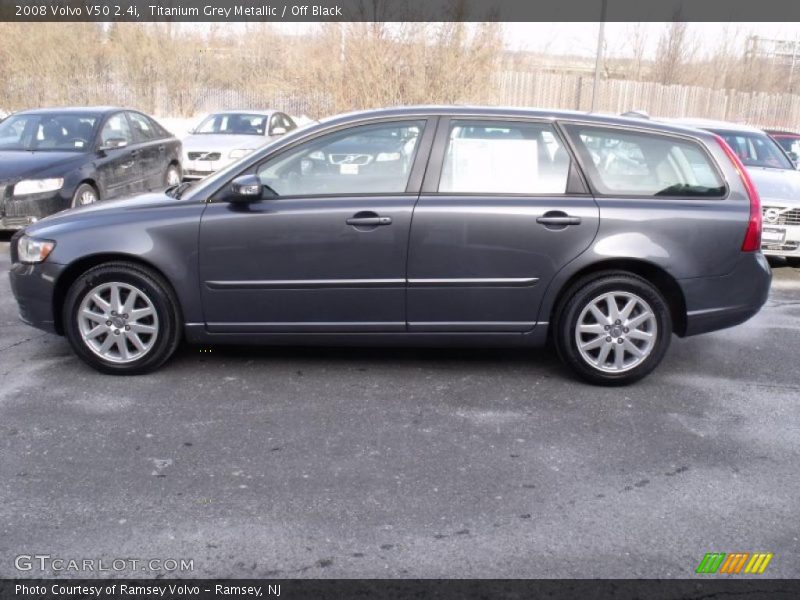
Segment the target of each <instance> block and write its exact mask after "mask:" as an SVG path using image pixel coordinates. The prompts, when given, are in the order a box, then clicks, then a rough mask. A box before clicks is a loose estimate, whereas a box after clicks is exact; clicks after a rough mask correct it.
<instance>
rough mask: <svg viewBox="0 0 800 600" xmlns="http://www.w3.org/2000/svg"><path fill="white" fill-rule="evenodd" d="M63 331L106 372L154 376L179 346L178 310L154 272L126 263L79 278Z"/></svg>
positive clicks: (106, 266) (102, 267) (83, 356)
mask: <svg viewBox="0 0 800 600" xmlns="http://www.w3.org/2000/svg"><path fill="white" fill-rule="evenodd" d="M64 329H65V333H66V336H67V339H68V340H69V342H70V344H71V345H72V348H73V349H74V350H75V352H76V353H77V354H78V356H79V357H80V358H81V359H83V360H84V361H85V362H86V363H88V364H89V365H90V366H92V367H94V368H95V369H97V370H99V371H102V372H104V373H111V374H119V375H135V374H139V373H146V372H149V371H153V370H155V369H156V368H158V367H159V366H161V365H162V364H163V363H164V362H165V361H166V360H167V359H168V358H169V357H170V356H171V355H172V354H173V352H174V351H175V349H176V348H177V346H178V343H179V341H180V317H179V311H178V305H177V302H176V300H175V297H174V294H173V293H172V291H171V289H170V287H169V285H168V284H167V283H166V282H165V281H164V280H163V279H162V278H161V277H160V276H159V275H158V274H157V273H155V272H153V271H151V270H149V269H147V268H145V267H142V266H140V265H136V264H132V263H124V262H115V263H107V264H104V265H99V266H97V267H94V268H92V269H90V270H89V271H87V272H86V273H84V274H83V275H81V276H80V277H79V278H78V279H77V280H76V281H75V283H73V284H72V286H71V287H70V289H69V292H68V293H67V297H66V301H65V303H64Z"/></svg>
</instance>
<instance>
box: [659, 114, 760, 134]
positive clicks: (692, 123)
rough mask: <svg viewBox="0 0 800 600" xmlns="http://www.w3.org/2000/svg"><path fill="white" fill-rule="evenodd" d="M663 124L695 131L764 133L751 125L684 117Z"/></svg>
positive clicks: (667, 120) (666, 120) (668, 120)
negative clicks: (673, 124)
mask: <svg viewBox="0 0 800 600" xmlns="http://www.w3.org/2000/svg"><path fill="white" fill-rule="evenodd" d="M664 122H668V123H677V124H680V125H684V126H686V127H694V128H696V129H721V130H724V131H738V132H741V133H761V134H763V133H764V130H763V129H759V128H758V127H753V126H752V125H745V124H743V123H733V122H731V121H718V120H716V119H697V118H690V117H684V118H677V119H664Z"/></svg>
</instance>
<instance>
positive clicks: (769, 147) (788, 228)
mask: <svg viewBox="0 0 800 600" xmlns="http://www.w3.org/2000/svg"><path fill="white" fill-rule="evenodd" d="M665 121H666V122H670V123H676V124H681V125H685V126H687V127H696V128H698V129H704V130H706V131H709V132H711V133H714V134H716V135H719V136H720V137H721V138H722V139H724V140H725V142H727V144H728V145H729V146H730V147H731V149H732V150H733V152H735V153H736V156H737V157H738V158H739V160H741V161H742V163H743V164H744V166H745V167H746V168H747V172H748V173H749V175H750V177H752V179H753V182H754V183H755V186H756V189H757V190H758V194H759V196H760V197H761V209H762V212H763V221H764V229H763V232H762V244H763V245H762V250H763V252H764V254H766V255H768V256H784V257H786V259H787V260H788V262H789V263H790V264H791V265H792V266H800V171H798V170H797V169H796V168H795V166H794V164H792V161H791V160H790V159H789V157H788V156H787V155H786V153H785V152H784V151H783V148H781V147H780V146H779V145H778V143H777V142H776V141H775V140H773V139H772V138H771V137H770V136H769V135H767V133H766V132H764V131H763V130H761V129H757V128H755V127H749V126H747V125H741V124H739V123H729V122H726V121H713V120H708V119H669V120H665Z"/></svg>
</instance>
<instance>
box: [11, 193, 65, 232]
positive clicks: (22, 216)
mask: <svg viewBox="0 0 800 600" xmlns="http://www.w3.org/2000/svg"><path fill="white" fill-rule="evenodd" d="M10 187H11V186H8V188H9V190H8V191H7V192H6V193H5V194H0V230H15V229H23V228H24V227H27V226H28V225H30V224H31V223H36V221H38V220H39V219H43V218H44V217H47V216H49V215H52V214H55V213H57V212H59V211H62V210H64V209H65V208H69V207H70V203H71V201H72V198H71V197H66V196H64V195H63V189H62V190H59V191H57V192H47V193H45V194H30V195H26V196H21V197H16V196H11V195H10ZM1 191H2V190H0V192H1Z"/></svg>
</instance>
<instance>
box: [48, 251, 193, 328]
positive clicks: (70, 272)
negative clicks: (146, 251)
mask: <svg viewBox="0 0 800 600" xmlns="http://www.w3.org/2000/svg"><path fill="white" fill-rule="evenodd" d="M111 262H126V263H131V264H134V265H137V266H140V267H144V268H145V269H147V270H149V271H152V272H153V273H155V274H156V275H158V276H159V278H160V279H161V280H162V282H163V284H164V285H166V286H168V287H169V290H170V292H171V294H172V296H173V298H175V303H176V310H177V311H178V315H179V316H181V315H182V313H183V310H182V307H181V305H180V299H179V296H178V294H177V293H176V292H175V288H174V287H173V285H172V283H171V282H170V280H169V279H168V278H167V277H166V275H165V274H164V272H163V271H162V270H161V269H159V268H158V267H157V266H155V265H154V264H152V263H150V262H148V261H146V260H142V258H141V257H139V256H135V255H130V254H125V253H100V254H91V255H89V256H84V257H81V258H79V259H77V260H75V261H73V262H71V263H70V264H69V265H68V266H67V267H66V268H65V269H64V270H63V271H62V272H61V274H60V275H59V277H58V279H57V280H56V283H55V288H54V291H53V324H54V327H55V330H56V332H57V333H58V334H59V335H64V319H63V316H64V315H63V313H64V301H65V300H66V297H67V292H68V291H69V288H70V287H71V286H72V284H73V283H75V281H76V280H77V279H78V278H79V277H80V276H81V275H83V274H84V273H86V271H88V270H89V269H91V268H93V267H96V266H98V265H102V264H106V263H111ZM181 318H182V317H181Z"/></svg>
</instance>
